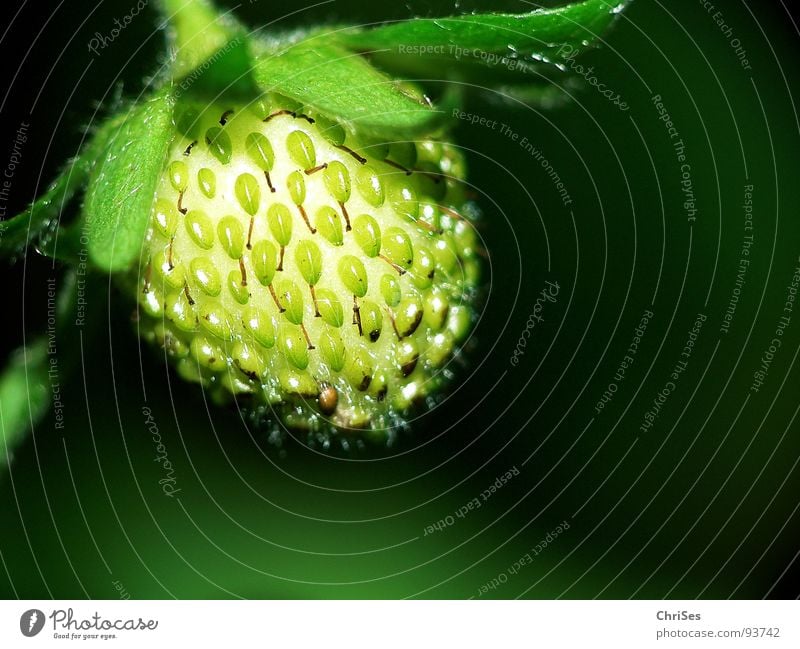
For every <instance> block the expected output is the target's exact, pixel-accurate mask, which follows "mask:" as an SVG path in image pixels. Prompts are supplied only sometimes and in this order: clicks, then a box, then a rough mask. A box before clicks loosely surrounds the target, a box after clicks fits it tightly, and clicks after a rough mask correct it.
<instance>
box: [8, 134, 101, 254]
mask: <svg viewBox="0 0 800 649" xmlns="http://www.w3.org/2000/svg"><path fill="white" fill-rule="evenodd" d="M113 126H114V124H113V121H112V122H110V123H108V124H106V125H105V126H103V127H101V128H100V129H99V130H98V131H97V132H96V133H95V134H94V135H93V136H92V137H91V139H90V140H89V143H88V145H87V146H86V147H85V148H84V150H83V151H81V153H80V154H79V155H78V156H77V157H76V158H74V159H73V160H72V161H70V163H69V164H68V165H67V166H66V167H65V169H64V170H63V171H62V172H61V175H59V177H58V178H57V179H56V180H55V182H54V183H53V184H52V185H51V186H50V188H49V189H48V190H47V192H45V194H44V195H43V196H41V197H40V198H39V199H38V200H36V201H35V202H34V203H33V204H32V205H31V206H30V207H28V209H27V210H25V211H24V212H21V213H20V214H18V215H16V216H14V217H13V218H11V219H8V220H7V221H0V257H9V256H12V255H17V254H19V253H21V252H22V251H23V250H24V249H25V248H26V247H27V246H28V245H30V244H31V243H33V242H35V241H36V240H37V239H39V237H40V236H42V235H44V234H46V231H47V230H48V229H49V228H50V227H51V225H52V224H53V223H54V222H55V221H57V220H58V219H59V218H60V216H61V213H62V211H63V209H64V207H66V205H67V204H68V203H69V201H70V199H71V198H72V197H73V196H74V195H75V193H76V192H77V191H78V190H79V189H80V188H81V187H82V186H83V185H84V184H85V182H86V179H87V178H88V177H89V174H90V173H91V170H92V168H93V166H94V164H95V161H96V160H97V158H98V156H100V155H101V153H102V151H103V149H104V147H105V144H106V142H107V140H108V135H109V132H110V130H111V128H112V127H113Z"/></svg>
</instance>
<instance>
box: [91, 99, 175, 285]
mask: <svg viewBox="0 0 800 649" xmlns="http://www.w3.org/2000/svg"><path fill="white" fill-rule="evenodd" d="M173 103H174V102H173V99H172V95H171V93H170V92H169V91H168V90H162V91H161V92H159V93H158V94H157V95H156V96H154V97H152V98H151V99H148V100H145V101H143V102H141V103H139V104H137V105H135V106H133V107H132V108H131V109H130V112H128V113H127V114H126V115H124V117H122V123H121V125H120V126H118V127H117V128H116V129H115V130H114V131H113V132H112V133H111V134H110V136H109V139H108V142H107V144H106V147H105V151H104V153H103V157H102V161H100V162H98V164H97V165H96V166H95V168H94V170H93V171H92V175H91V178H90V180H89V189H88V191H87V194H86V202H85V204H84V208H83V210H84V217H85V218H86V227H87V231H88V236H89V257H90V258H91V260H92V261H93V262H94V263H95V264H96V265H97V266H99V267H100V268H102V269H104V270H107V271H117V270H123V269H125V268H127V267H128V266H129V265H130V264H131V263H132V262H133V261H134V260H135V259H136V258H137V257H138V255H139V250H140V248H141V245H142V241H143V238H144V234H145V230H146V229H147V221H148V219H149V218H150V210H151V208H152V205H153V201H154V199H155V191H156V185H157V183H158V179H159V177H160V175H161V170H162V168H163V165H164V159H165V157H166V154H167V147H168V145H169V142H170V140H171V137H172V133H173V125H172V108H173Z"/></svg>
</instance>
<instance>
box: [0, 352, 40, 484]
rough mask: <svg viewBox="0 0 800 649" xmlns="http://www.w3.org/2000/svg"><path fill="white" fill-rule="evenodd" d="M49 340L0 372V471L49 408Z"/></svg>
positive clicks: (20, 354) (16, 356) (15, 358)
mask: <svg viewBox="0 0 800 649" xmlns="http://www.w3.org/2000/svg"><path fill="white" fill-rule="evenodd" d="M46 381H47V343H46V341H45V339H44V338H39V339H37V340H36V341H35V342H34V343H33V344H32V345H31V346H30V347H28V348H27V349H20V350H18V351H16V352H14V354H13V355H12V357H11V360H10V362H9V364H8V365H7V366H6V368H5V370H4V371H3V373H2V374H1V375H0V474H2V473H3V472H4V470H5V469H6V468H7V467H8V463H9V462H10V456H11V454H12V452H13V450H14V448H15V447H16V446H18V445H19V443H20V442H21V441H22V439H23V438H24V437H25V433H26V432H27V431H28V430H29V429H30V427H31V425H32V424H33V422H35V421H37V420H38V419H39V418H40V417H41V416H42V415H43V414H44V412H45V411H46V410H47V406H48V404H49V400H48V396H49V395H48V391H47V389H46V388H45V383H46Z"/></svg>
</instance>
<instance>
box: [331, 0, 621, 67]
mask: <svg viewBox="0 0 800 649" xmlns="http://www.w3.org/2000/svg"><path fill="white" fill-rule="evenodd" d="M629 2H630V0H622V1H619V2H611V1H609V0H585V1H584V2H577V3H573V4H569V5H566V6H564V7H558V8H555V9H538V10H536V11H533V12H531V13H528V14H493V13H483V14H471V15H465V16H451V17H447V18H427V19H414V20H408V21H402V22H397V23H392V24H388V25H383V26H380V27H376V28H374V29H369V30H353V31H350V32H346V33H345V34H344V35H343V36H342V40H343V42H344V43H345V44H346V45H347V46H348V47H350V48H351V49H354V50H356V51H359V52H373V53H374V55H375V60H376V62H377V63H378V64H379V65H381V66H382V67H384V68H387V69H391V70H398V71H403V72H412V73H420V72H423V71H425V70H430V69H431V66H430V64H431V63H432V62H436V63H438V64H439V65H438V67H437V68H436V70H437V71H438V73H439V76H440V77H441V75H442V74H449V75H451V76H453V75H459V73H460V76H461V77H462V78H463V76H464V75H465V74H466V76H467V77H469V76H470V75H469V72H470V69H471V68H475V67H479V66H483V67H486V66H489V67H492V68H494V69H497V70H498V71H499V72H500V73H505V72H508V71H510V72H515V71H516V72H523V73H524V72H530V71H531V67H530V66H531V65H533V64H536V63H541V62H544V63H548V62H549V63H557V62H559V61H563V60H565V59H567V58H570V57H572V56H575V54H577V53H578V52H580V51H582V50H583V49H585V48H586V47H588V46H589V45H590V44H591V43H592V42H594V41H596V40H597V39H599V38H600V37H601V36H602V35H603V33H604V32H605V31H606V30H607V29H608V28H609V27H610V25H611V24H612V22H613V21H614V20H615V19H616V17H617V15H618V14H619V13H620V12H621V11H622V9H623V8H624V7H625V6H626V5H627V4H628V3H629ZM520 61H521V62H524V63H527V64H528V66H525V65H519V64H516V63H515V62H520ZM443 62H447V65H442V63H443Z"/></svg>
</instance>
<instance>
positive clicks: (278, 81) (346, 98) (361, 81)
mask: <svg viewBox="0 0 800 649" xmlns="http://www.w3.org/2000/svg"><path fill="white" fill-rule="evenodd" d="M324 39H325V37H324V36H320V37H314V38H311V39H308V40H305V41H302V42H300V43H298V44H296V45H293V46H291V47H289V48H288V49H286V50H285V51H283V52H280V53H272V52H262V53H261V54H260V56H257V57H255V63H254V67H253V77H254V79H255V81H256V83H257V84H258V85H259V87H260V88H261V89H262V90H263V91H265V92H277V93H280V94H282V95H285V96H287V97H289V98H291V99H294V100H296V101H298V102H300V103H301V104H302V105H303V106H305V107H307V108H310V109H313V110H315V111H318V112H320V113H322V114H323V115H325V116H327V117H330V118H333V119H337V120H340V121H345V122H348V123H349V126H350V127H351V128H352V129H353V130H355V131H357V132H359V133H363V134H366V135H377V136H380V137H392V136H397V137H415V136H417V135H420V134H424V133H428V132H430V131H431V130H433V128H434V127H435V125H436V123H437V122H438V118H439V115H438V114H437V112H436V111H433V110H431V108H430V107H429V106H428V105H427V104H426V103H425V102H424V101H422V100H421V99H419V98H415V97H412V96H411V95H410V94H407V93H406V92H404V91H403V90H401V88H400V86H398V84H397V83H396V82H395V81H394V80H392V79H391V78H390V77H387V76H386V75H384V74H383V73H381V72H379V71H378V70H376V69H375V68H374V67H372V65H370V64H369V63H368V62H367V61H366V60H364V59H363V58H362V57H361V56H359V55H358V54H354V53H352V52H350V51H348V50H347V49H345V48H342V47H339V46H338V45H336V44H333V43H329V42H326V41H325V40H324Z"/></svg>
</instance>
